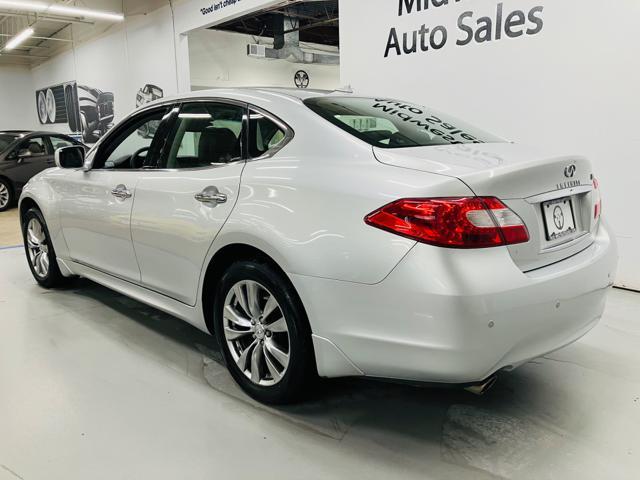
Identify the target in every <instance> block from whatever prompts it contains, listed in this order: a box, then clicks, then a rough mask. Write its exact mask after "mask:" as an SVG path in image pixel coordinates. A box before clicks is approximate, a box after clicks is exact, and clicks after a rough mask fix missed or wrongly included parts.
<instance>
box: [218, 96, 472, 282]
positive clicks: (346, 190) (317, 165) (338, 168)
mask: <svg viewBox="0 0 640 480" xmlns="http://www.w3.org/2000/svg"><path fill="white" fill-rule="evenodd" d="M263 108H265V109H269V108H268V106H264V107H263ZM270 111H272V110H270ZM272 113H274V114H276V115H278V116H280V117H281V118H286V119H287V122H288V123H289V124H290V125H291V127H292V128H293V130H294V131H295V137H294V139H293V140H292V141H291V142H290V143H289V144H288V145H287V146H285V147H284V148H283V149H282V150H281V151H280V152H278V153H277V154H276V155H275V156H274V157H272V158H268V159H263V160H253V161H249V162H248V163H247V165H246V167H245V169H244V172H243V175H242V182H241V187H240V195H239V199H238V203H237V205H236V207H235V209H234V211H233V213H232V214H231V216H230V218H229V220H228V221H227V223H226V224H225V226H224V228H223V229H222V231H221V232H220V235H219V236H218V238H217V239H216V241H215V242H214V248H213V251H217V250H218V249H219V248H222V247H223V246H225V245H228V244H233V243H246V244H250V245H253V246H255V247H257V248H260V249H261V250H263V251H264V252H265V253H267V254H269V255H270V256H271V257H272V258H274V260H276V261H277V262H278V263H279V265H280V266H281V267H282V268H283V269H284V270H285V271H286V272H287V273H290V274H298V275H307V276H314V277H321V278H329V279H335V280H343V281H348V282H359V283H366V284H374V283H377V282H380V281H382V280H383V279H384V278H385V277H386V276H387V275H388V274H389V273H390V272H391V270H392V269H393V268H394V266H396V265H397V264H398V262H399V261H400V260H401V259H402V258H403V257H404V256H405V255H406V254H407V253H408V252H409V251H410V250H411V248H412V247H413V246H414V245H415V243H416V242H415V241H413V240H410V239H407V238H404V237H400V236H398V235H393V234H391V233H388V232H384V231H382V230H379V229H376V228H373V227H371V226H368V225H366V224H365V222H364V218H365V216H366V215H367V214H369V213H371V212H372V211H374V210H376V209H378V208H380V207H382V206H383V205H386V204H387V203H390V202H392V201H394V200H397V199H399V198H403V197H426V196H433V197H437V196H456V195H469V194H471V191H470V190H469V189H468V187H467V186H466V185H464V184H463V183H462V182H460V181H459V180H457V179H454V178H450V177H446V176H443V175H437V174H432V173H425V172H418V171H415V170H410V169H404V168H398V167H390V166H388V165H383V164H381V163H379V162H377V161H376V159H375V157H374V155H373V152H372V148H371V147H370V146H369V145H366V144H365V143H363V142H361V141H360V140H357V139H356V138H354V137H352V136H351V135H349V134H347V133H346V132H343V131H342V130H340V129H338V128H337V127H335V126H333V125H331V124H330V123H328V122H326V121H325V120H323V119H322V118H320V117H317V116H316V115H315V114H314V113H313V112H311V111H310V110H309V111H308V112H307V111H306V107H304V106H303V107H298V109H297V111H296V112H294V113H291V114H288V113H287V112H278V111H272Z"/></svg>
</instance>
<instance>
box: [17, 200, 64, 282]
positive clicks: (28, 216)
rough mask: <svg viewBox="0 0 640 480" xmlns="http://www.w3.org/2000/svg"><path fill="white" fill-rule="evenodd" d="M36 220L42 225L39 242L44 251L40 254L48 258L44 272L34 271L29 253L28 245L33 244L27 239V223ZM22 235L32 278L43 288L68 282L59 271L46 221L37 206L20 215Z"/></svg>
mask: <svg viewBox="0 0 640 480" xmlns="http://www.w3.org/2000/svg"><path fill="white" fill-rule="evenodd" d="M32 220H34V221H37V222H39V223H40V225H41V226H42V232H43V234H44V239H43V241H42V242H40V243H41V244H42V245H44V246H45V249H44V250H46V251H42V252H41V253H42V255H46V256H47V259H48V262H49V263H48V268H47V272H46V274H41V273H39V272H37V271H36V267H35V266H34V263H33V261H32V258H31V255H30V250H31V248H30V245H33V244H32V243H31V242H30V241H29V239H28V233H27V230H28V228H29V224H30V223H31V221H32ZM22 237H23V239H24V249H25V254H26V256H27V264H28V265H29V269H30V270H31V274H32V275H33V278H34V279H35V280H36V282H38V284H40V286H42V287H44V288H56V287H62V286H64V285H66V284H67V283H68V280H69V279H68V278H67V277H65V276H63V275H62V273H61V272H60V268H59V267H58V261H57V257H56V252H55V250H54V249H53V244H52V243H51V236H50V235H49V229H48V228H47V223H46V222H45V220H44V217H43V216H42V212H40V210H38V209H37V208H31V209H29V210H27V212H26V213H25V214H24V216H23V217H22Z"/></svg>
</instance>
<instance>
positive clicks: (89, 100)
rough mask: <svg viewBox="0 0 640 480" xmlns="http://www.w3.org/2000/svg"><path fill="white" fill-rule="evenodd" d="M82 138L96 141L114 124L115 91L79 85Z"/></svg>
mask: <svg viewBox="0 0 640 480" xmlns="http://www.w3.org/2000/svg"><path fill="white" fill-rule="evenodd" d="M78 101H79V103H80V126H81V128H82V139H83V140H84V141H85V142H86V143H95V142H97V141H98V139H99V138H100V137H102V136H103V135H104V134H105V133H106V132H107V130H109V129H110V128H111V127H112V126H113V118H114V109H113V93H111V92H103V91H102V90H98V89H97V88H92V87H87V86H86V85H78Z"/></svg>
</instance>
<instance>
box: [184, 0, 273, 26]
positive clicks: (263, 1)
mask: <svg viewBox="0 0 640 480" xmlns="http://www.w3.org/2000/svg"><path fill="white" fill-rule="evenodd" d="M281 2H282V0H188V1H185V2H182V3H179V4H177V5H176V6H175V22H176V32H177V33H178V34H185V33H188V32H191V31H193V30H195V29H198V28H207V27H210V26H213V25H216V24H219V23H223V22H226V21H229V20H232V19H234V18H238V17H242V16H244V15H249V14H251V13H253V12H256V11H259V10H262V9H265V8H271V7H273V6H275V5H276V4H279V3H281Z"/></svg>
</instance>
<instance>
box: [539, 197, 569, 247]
mask: <svg viewBox="0 0 640 480" xmlns="http://www.w3.org/2000/svg"><path fill="white" fill-rule="evenodd" d="M542 217H543V218H544V225H545V231H546V235H547V240H548V241H554V240H558V239H560V238H565V237H568V236H570V235H573V234H574V233H576V231H577V228H576V219H575V214H574V211H573V202H572V201H571V197H564V198H558V199H557V200H551V201H549V202H543V203H542Z"/></svg>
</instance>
